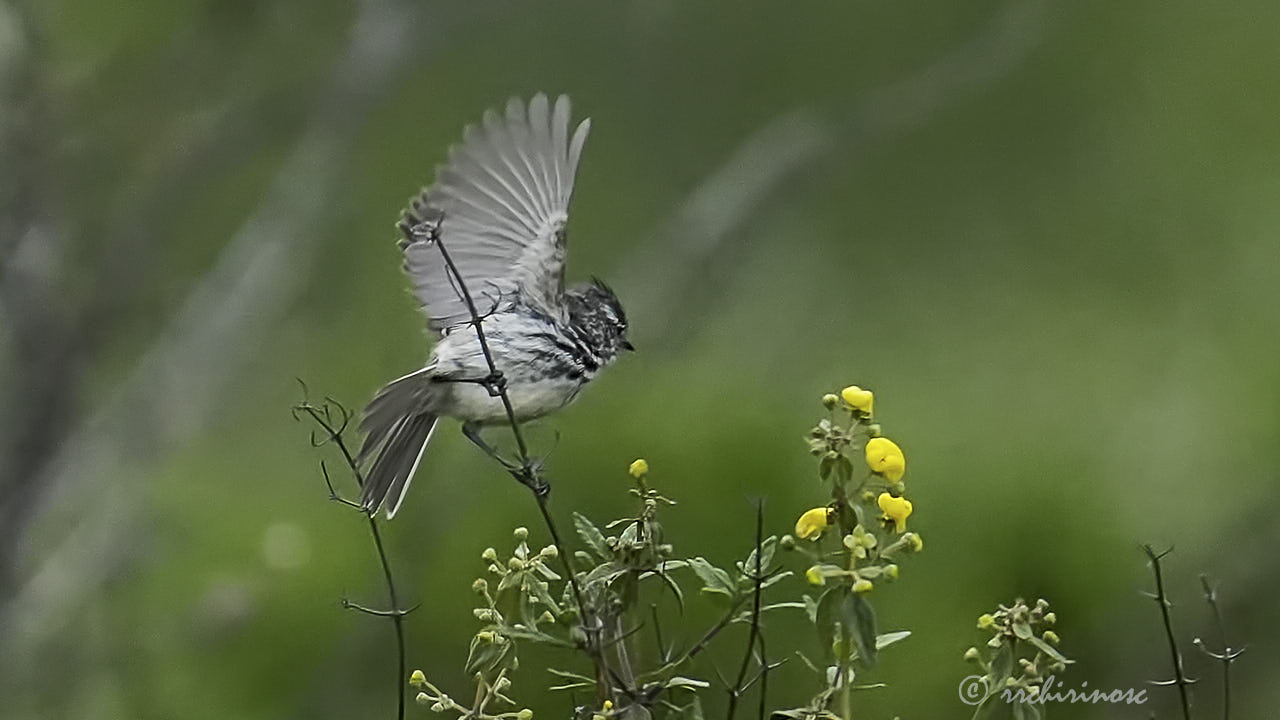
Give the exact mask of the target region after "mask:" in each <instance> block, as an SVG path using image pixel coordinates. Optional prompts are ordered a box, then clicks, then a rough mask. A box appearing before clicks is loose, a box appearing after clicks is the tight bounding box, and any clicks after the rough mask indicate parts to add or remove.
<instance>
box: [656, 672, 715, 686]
mask: <svg viewBox="0 0 1280 720" xmlns="http://www.w3.org/2000/svg"><path fill="white" fill-rule="evenodd" d="M666 687H669V688H687V689H693V688H709V687H711V683H709V682H707V681H706V680H695V679H694V678H687V677H680V676H679V675H677V676H676V677H673V678H671V679H670V680H668V681H667V682H666Z"/></svg>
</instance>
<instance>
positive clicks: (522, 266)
mask: <svg viewBox="0 0 1280 720" xmlns="http://www.w3.org/2000/svg"><path fill="white" fill-rule="evenodd" d="M590 127H591V121H590V120H589V119H588V120H583V121H582V122H581V123H579V124H578V126H577V128H576V129H575V130H574V132H573V135H572V137H570V135H569V98H568V97H567V96H564V95H561V96H560V97H559V98H557V99H556V101H555V105H554V107H553V106H552V105H551V104H550V103H549V102H548V100H547V96H546V95H543V94H541V93H539V94H537V95H535V96H534V97H533V100H531V101H530V102H529V104H528V106H527V107H526V106H525V104H524V102H523V101H522V100H520V99H519V98H512V99H511V100H509V101H508V102H507V108H506V112H505V114H503V115H499V114H498V113H497V112H495V111H493V110H490V111H488V112H486V113H485V115H484V122H483V123H482V125H481V127H475V126H468V127H467V129H466V131H465V132H464V134H463V141H462V144H461V145H456V146H454V147H453V148H452V149H451V150H450V151H449V162H448V163H447V164H445V165H442V166H440V167H439V168H437V170H436V182H435V184H434V185H432V186H431V187H429V188H427V189H426V190H424V191H423V192H422V194H421V195H419V196H418V197H417V198H415V199H414V200H413V203H412V205H411V207H410V208H409V209H407V210H405V212H404V216H403V218H402V219H401V221H400V227H401V230H403V231H404V232H405V236H406V238H407V239H406V241H405V242H403V243H402V246H403V248H404V254H405V261H404V265H405V271H406V272H407V273H408V275H409V278H410V281H411V283H412V285H413V293H414V295H415V296H417V298H418V301H419V302H420V303H422V307H423V310H424V312H426V314H427V318H428V324H429V325H430V326H431V328H432V329H434V330H436V331H440V332H443V331H445V330H447V329H448V328H450V327H453V326H455V325H458V324H460V323H464V322H466V321H468V320H469V319H470V313H469V312H468V310H467V306H466V304H465V302H463V300H462V298H461V296H460V294H459V292H458V289H457V287H456V283H454V282H453V280H452V278H451V277H450V276H449V274H448V272H447V270H446V267H445V263H444V261H443V259H442V258H441V255H440V252H439V250H438V249H437V248H436V247H434V246H433V245H432V244H431V243H429V242H425V241H424V240H423V239H422V238H421V237H420V236H417V235H415V234H414V233H413V228H414V227H415V226H418V225H419V224H421V223H423V222H426V221H434V220H437V219H438V220H439V221H440V226H439V237H440V241H441V242H442V243H444V245H445V248H446V249H447V250H448V252H449V255H450V256H451V257H452V259H453V262H454V264H455V265H456V266H457V268H458V274H459V275H460V276H461V277H462V280H463V282H465V283H466V285H467V289H468V290H469V291H470V292H471V295H472V297H473V298H474V300H475V303H476V306H477V310H478V311H479V312H481V313H484V312H486V311H489V310H491V309H493V308H494V307H495V306H501V305H503V304H506V303H509V302H512V301H514V300H515V299H516V298H517V297H519V298H520V299H521V300H522V301H523V302H527V303H531V304H533V305H536V306H538V307H539V308H540V309H542V310H543V311H545V312H547V313H548V314H551V315H552V316H553V317H558V316H560V315H562V314H563V310H562V309H561V308H562V306H563V303H562V302H561V295H562V294H563V292H564V246H565V223H566V222H567V221H568V219H569V199H570V197H571V196H572V194H573V179H574V175H575V174H576V173H577V169H578V158H579V156H580V155H581V154H582V145H583V143H585V142H586V140H587V132H588V130H589V129H590Z"/></svg>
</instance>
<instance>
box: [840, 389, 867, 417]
mask: <svg viewBox="0 0 1280 720" xmlns="http://www.w3.org/2000/svg"><path fill="white" fill-rule="evenodd" d="M840 397H841V398H843V399H844V401H845V402H846V403H848V404H849V407H851V408H853V409H854V410H859V411H861V412H864V413H866V414H868V415H870V414H871V408H872V405H873V404H874V403H875V394H873V393H872V392H871V391H870V390H863V389H862V388H860V387H858V386H857V385H850V386H849V387H847V388H845V389H843V390H841V391H840Z"/></svg>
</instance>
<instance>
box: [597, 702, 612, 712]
mask: <svg viewBox="0 0 1280 720" xmlns="http://www.w3.org/2000/svg"><path fill="white" fill-rule="evenodd" d="M600 709H601V710H603V711H604V712H609V711H610V710H612V709H613V701H612V700H605V701H604V704H603V705H601V706H600Z"/></svg>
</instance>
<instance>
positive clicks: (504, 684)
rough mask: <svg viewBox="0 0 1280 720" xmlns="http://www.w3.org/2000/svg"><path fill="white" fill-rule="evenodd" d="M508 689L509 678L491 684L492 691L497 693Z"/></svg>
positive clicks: (509, 685) (504, 677) (499, 679)
mask: <svg viewBox="0 0 1280 720" xmlns="http://www.w3.org/2000/svg"><path fill="white" fill-rule="evenodd" d="M509 687H511V678H509V677H506V676H503V677H500V678H498V681H497V682H495V683H494V684H493V689H494V690H497V691H498V692H502V691H503V690H506V689H507V688H509Z"/></svg>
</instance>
